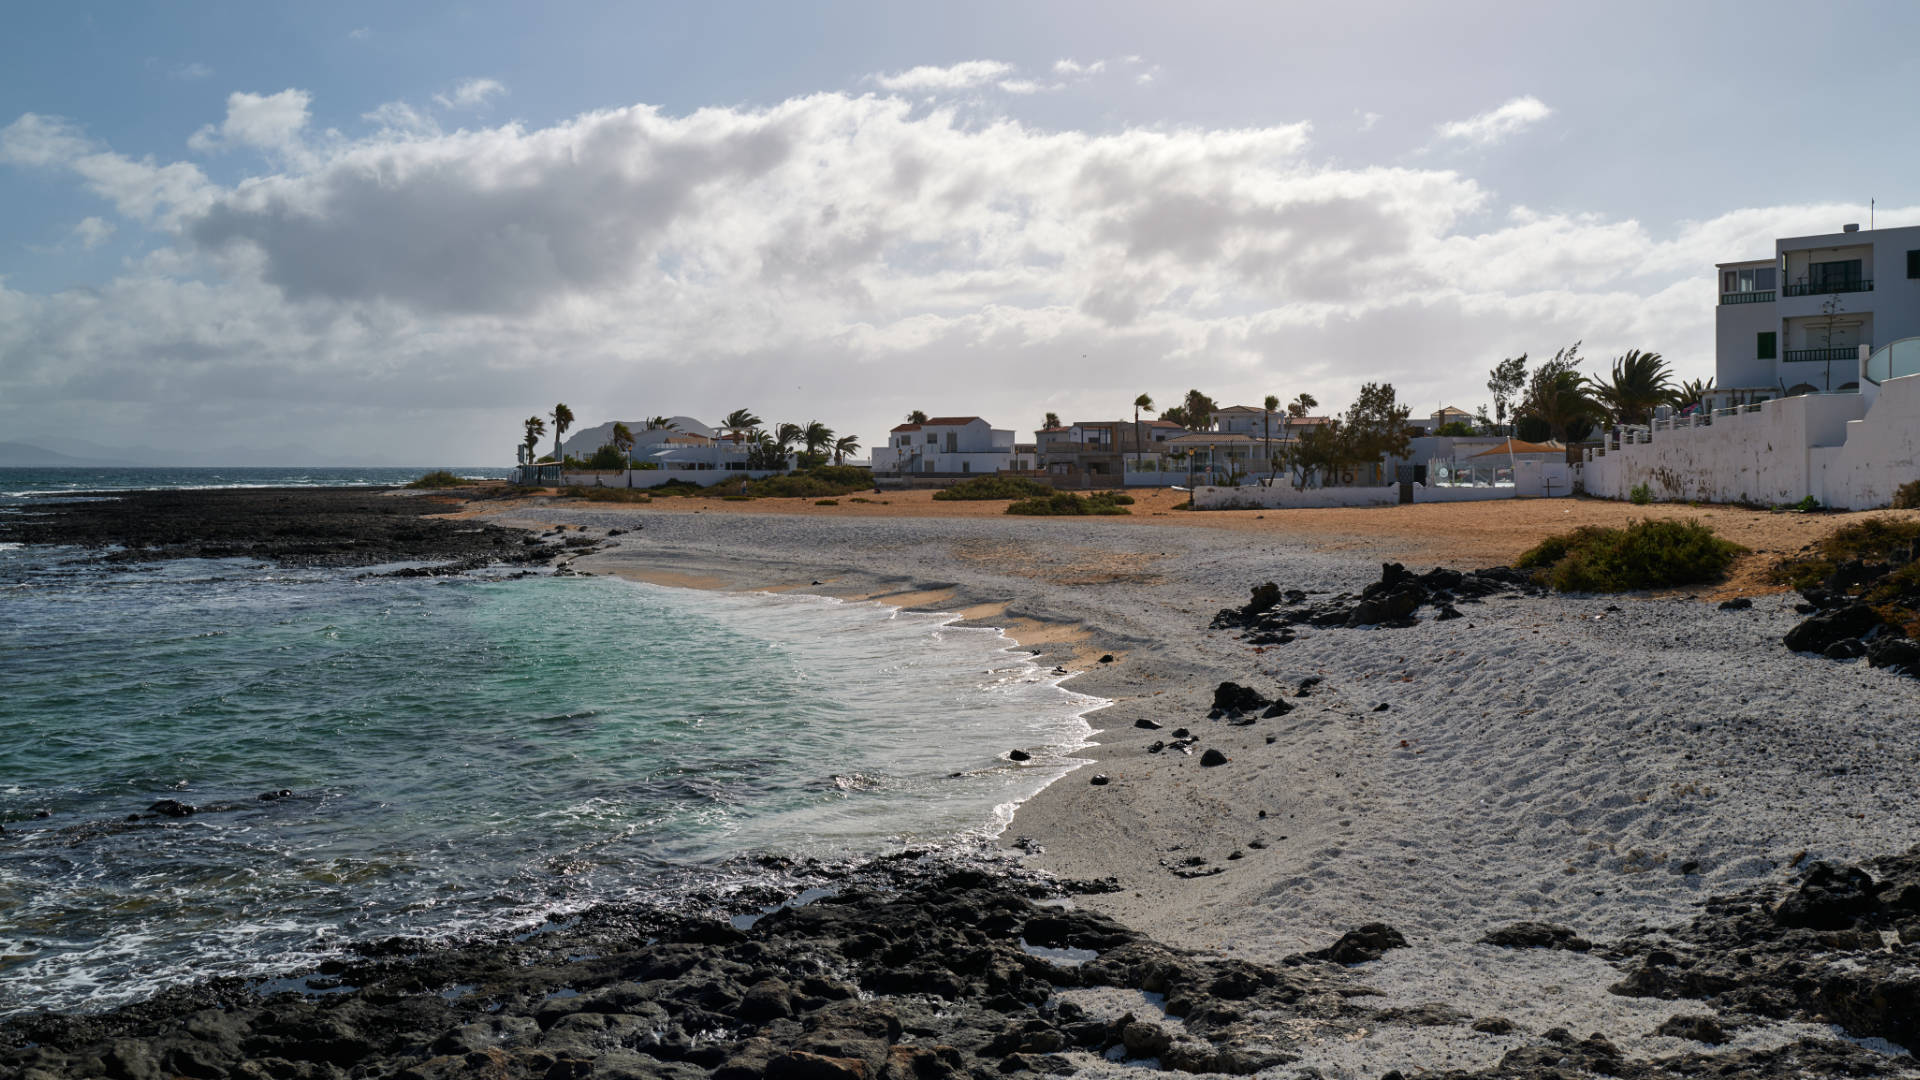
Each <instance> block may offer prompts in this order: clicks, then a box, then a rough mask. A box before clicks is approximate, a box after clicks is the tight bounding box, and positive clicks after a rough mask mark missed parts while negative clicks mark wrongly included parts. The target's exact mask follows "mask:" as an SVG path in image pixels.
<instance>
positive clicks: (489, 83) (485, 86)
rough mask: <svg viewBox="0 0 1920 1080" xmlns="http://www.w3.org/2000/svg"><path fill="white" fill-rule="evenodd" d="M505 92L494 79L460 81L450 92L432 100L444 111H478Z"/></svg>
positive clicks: (437, 95) (435, 96) (502, 86)
mask: <svg viewBox="0 0 1920 1080" xmlns="http://www.w3.org/2000/svg"><path fill="white" fill-rule="evenodd" d="M506 92H507V88H506V87H505V86H504V85H502V84H501V83H500V82H499V81H498V80H496V79H462V80H460V82H458V83H456V84H455V85H454V87H453V89H452V90H450V91H448V92H446V93H444V94H435V95H433V100H435V101H437V102H439V103H440V106H441V108H445V109H479V108H484V107H485V106H486V104H487V102H488V101H489V100H491V99H492V98H495V97H498V96H500V95H501V94H504V93H506Z"/></svg>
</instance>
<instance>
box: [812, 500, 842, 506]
mask: <svg viewBox="0 0 1920 1080" xmlns="http://www.w3.org/2000/svg"><path fill="white" fill-rule="evenodd" d="M813 505H815V506H839V505H840V500H839V499H815V500H813Z"/></svg>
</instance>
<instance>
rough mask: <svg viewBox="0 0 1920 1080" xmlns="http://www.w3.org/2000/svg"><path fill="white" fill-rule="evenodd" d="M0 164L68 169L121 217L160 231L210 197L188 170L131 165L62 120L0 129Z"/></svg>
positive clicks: (177, 165) (34, 118) (24, 120)
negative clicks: (157, 227) (146, 224)
mask: <svg viewBox="0 0 1920 1080" xmlns="http://www.w3.org/2000/svg"><path fill="white" fill-rule="evenodd" d="M0 164H7V165H15V166H20V167H25V168H35V169H60V168H64V169H70V170H72V171H73V172H74V173H75V174H76V175H78V176H79V177H80V178H81V179H82V180H84V181H85V182H86V186H87V189H88V190H89V191H91V192H93V193H94V194H95V195H98V196H100V197H102V198H104V199H107V200H109V201H111V202H112V203H113V204H114V207H115V209H117V210H118V211H119V212H120V214H121V215H123V216H125V217H130V218H134V219H137V220H141V221H146V222H150V223H153V224H156V225H159V226H162V227H165V228H171V227H172V226H173V224H174V223H176V222H177V220H178V217H179V215H180V214H181V213H183V212H185V211H188V210H191V209H197V208H199V207H201V206H202V205H204V204H205V203H206V201H207V200H209V199H211V198H212V197H213V191H214V188H213V186H212V185H211V184H209V183H208V182H207V178H206V176H205V175H203V174H202V173H201V172H200V170H199V169H198V168H196V167H195V166H193V165H190V164H187V163H184V162H174V163H172V164H168V165H156V164H154V163H153V161H152V160H151V159H147V160H143V161H135V160H133V159H132V158H129V157H127V156H125V155H123V154H116V153H113V152H111V151H107V150H103V149H101V148H99V147H98V146H97V145H96V144H95V143H93V142H92V141H91V140H89V139H88V138H87V137H86V136H85V135H83V134H82V133H81V131H80V129H79V128H77V127H75V126H74V125H73V124H71V123H69V122H67V121H66V120H62V119H60V118H59V117H54V116H40V115H37V114H35V113H23V114H22V115H21V116H20V118H19V119H17V120H15V121H14V122H13V123H11V124H8V125H7V126H6V127H4V128H0Z"/></svg>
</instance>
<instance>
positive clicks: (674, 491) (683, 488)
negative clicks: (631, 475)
mask: <svg viewBox="0 0 1920 1080" xmlns="http://www.w3.org/2000/svg"><path fill="white" fill-rule="evenodd" d="M720 483H722V484H729V483H734V484H737V483H739V481H737V480H722V481H720ZM647 491H648V493H649V494H651V495H654V496H655V497H662V496H674V495H705V494H706V493H707V489H706V487H705V486H704V485H701V484H696V483H694V482H693V481H691V480H682V479H680V478H678V477H675V478H674V479H672V480H669V481H667V482H666V483H664V484H659V485H656V486H654V487H650V488H648V489H647Z"/></svg>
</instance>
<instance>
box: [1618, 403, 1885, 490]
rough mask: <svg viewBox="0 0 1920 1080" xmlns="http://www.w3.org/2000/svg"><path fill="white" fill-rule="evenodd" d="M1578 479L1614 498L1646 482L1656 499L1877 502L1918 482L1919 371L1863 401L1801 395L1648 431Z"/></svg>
mask: <svg viewBox="0 0 1920 1080" xmlns="http://www.w3.org/2000/svg"><path fill="white" fill-rule="evenodd" d="M1862 413H1864V414H1865V415H1864V416H1863V415H1862ZM1584 479H1585V484H1586V489H1587V492H1588V494H1591V495H1598V496H1601V497H1604V498H1615V499H1624V498H1626V497H1627V496H1628V495H1629V494H1631V493H1632V491H1633V489H1634V488H1635V487H1636V486H1638V485H1641V484H1645V485H1646V486H1647V488H1648V489H1649V490H1650V491H1651V492H1652V494H1653V497H1654V498H1655V499H1660V500H1696V499H1697V500H1699V501H1702V502H1755V503H1762V504H1767V505H1785V504H1790V503H1797V502H1799V501H1801V500H1802V499H1804V498H1806V497H1807V496H1809V495H1811V496H1812V497H1813V498H1814V499H1815V500H1816V501H1817V502H1819V503H1820V504H1821V505H1823V506H1830V507H1833V508H1835V509H1840V510H1869V509H1873V508H1874V507H1880V506H1886V505H1887V504H1888V503H1889V502H1890V501H1892V499H1893V492H1894V489H1895V488H1897V487H1899V486H1900V485H1901V484H1904V483H1907V482H1909V481H1912V480H1920V375H1910V376H1906V377H1904V378H1899V379H1889V380H1887V382H1886V383H1885V384H1884V385H1883V386H1881V388H1880V393H1879V394H1878V396H1877V397H1875V398H1874V399H1873V400H1872V402H1871V405H1870V406H1869V404H1868V401H1867V399H1865V398H1863V397H1861V396H1860V395H1858V394H1809V395H1807V396H1804V397H1795V398H1781V399H1778V400H1774V401H1768V402H1764V403H1763V404H1761V406H1760V408H1759V409H1758V410H1757V411H1755V412H1749V413H1741V414H1739V415H1735V416H1716V417H1714V418H1713V423H1712V425H1711V426H1707V427H1680V428H1676V429H1674V430H1671V431H1667V430H1660V431H1655V432H1654V433H1653V436H1652V441H1651V442H1647V443H1637V444H1633V445H1628V446H1622V447H1620V448H1619V449H1617V450H1610V451H1608V452H1607V453H1606V454H1605V456H1596V457H1595V458H1594V459H1593V460H1591V461H1589V462H1587V463H1586V466H1585V469H1584Z"/></svg>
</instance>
